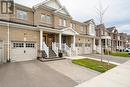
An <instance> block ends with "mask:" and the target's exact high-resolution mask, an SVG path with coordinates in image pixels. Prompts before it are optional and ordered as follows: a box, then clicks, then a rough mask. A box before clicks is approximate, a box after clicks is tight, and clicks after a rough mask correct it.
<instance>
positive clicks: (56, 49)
mask: <svg viewBox="0 0 130 87" xmlns="http://www.w3.org/2000/svg"><path fill="white" fill-rule="evenodd" d="M52 50H53V51H54V52H55V53H56V55H57V56H58V47H57V44H56V42H52Z"/></svg>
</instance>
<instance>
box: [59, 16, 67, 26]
mask: <svg viewBox="0 0 130 87" xmlns="http://www.w3.org/2000/svg"><path fill="white" fill-rule="evenodd" d="M59 25H60V26H64V27H66V26H67V21H66V19H62V18H60V19H59Z"/></svg>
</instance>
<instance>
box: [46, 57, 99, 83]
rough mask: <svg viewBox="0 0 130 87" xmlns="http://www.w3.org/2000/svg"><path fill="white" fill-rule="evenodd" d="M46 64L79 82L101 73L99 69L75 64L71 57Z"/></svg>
mask: <svg viewBox="0 0 130 87" xmlns="http://www.w3.org/2000/svg"><path fill="white" fill-rule="evenodd" d="M45 64H47V65H48V66H49V67H51V68H53V69H55V70H56V71H58V72H60V73H62V74H64V75H66V76H67V77H69V78H71V79H72V80H74V81H76V82H77V83H79V84H80V83H82V82H85V81H88V80H90V79H92V78H94V77H96V76H98V75H100V74H101V73H99V72H97V71H94V70H91V69H88V68H85V67H82V66H79V65H76V64H73V63H72V61H71V60H69V59H65V60H59V61H50V62H45Z"/></svg>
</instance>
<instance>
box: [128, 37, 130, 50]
mask: <svg viewBox="0 0 130 87" xmlns="http://www.w3.org/2000/svg"><path fill="white" fill-rule="evenodd" d="M127 38H128V41H127V48H130V35H128V36H127Z"/></svg>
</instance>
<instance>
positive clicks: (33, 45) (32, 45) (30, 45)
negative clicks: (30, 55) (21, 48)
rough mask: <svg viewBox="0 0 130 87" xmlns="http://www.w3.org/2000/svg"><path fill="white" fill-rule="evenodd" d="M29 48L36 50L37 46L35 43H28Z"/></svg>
mask: <svg viewBox="0 0 130 87" xmlns="http://www.w3.org/2000/svg"><path fill="white" fill-rule="evenodd" d="M26 47H27V48H34V47H35V44H34V43H26Z"/></svg>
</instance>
